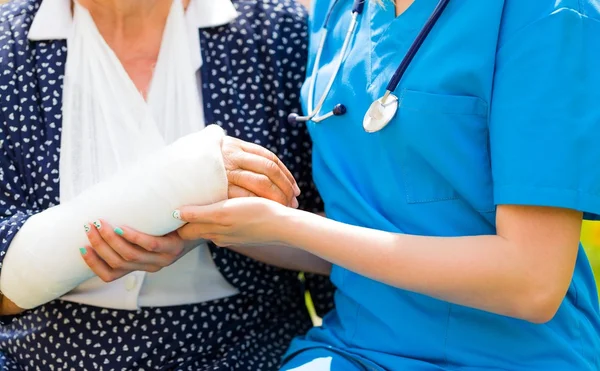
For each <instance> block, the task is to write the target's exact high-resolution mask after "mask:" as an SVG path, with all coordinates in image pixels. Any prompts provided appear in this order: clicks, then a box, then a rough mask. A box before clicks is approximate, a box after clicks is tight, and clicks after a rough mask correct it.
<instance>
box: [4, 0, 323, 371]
mask: <svg viewBox="0 0 600 371" xmlns="http://www.w3.org/2000/svg"><path fill="white" fill-rule="evenodd" d="M0 13H1V14H0V64H1V70H2V75H1V76H0V80H1V81H0V107H1V111H0V112H1V115H2V122H1V126H0V135H1V137H0V149H1V150H2V154H1V155H0V187H1V188H2V189H1V192H0V215H1V219H0V259H2V260H3V261H2V264H3V265H2V270H1V271H0V279H1V283H2V289H3V291H4V295H5V296H4V297H3V298H2V308H1V311H2V312H1V313H2V314H3V315H4V317H2V318H1V320H2V324H1V327H0V335H1V336H0V364H1V365H2V366H3V369H23V370H29V369H43V370H47V369H56V370H58V369H78V370H83V369H98V368H101V369H103V370H138V369H145V370H154V369H156V370H158V369H161V370H162V369H173V370H184V369H191V370H208V369H210V370H273V369H276V368H277V367H278V364H279V359H280V357H281V355H282V354H283V352H284V350H285V348H286V347H287V345H288V343H289V341H290V340H291V339H292V337H293V336H295V335H297V334H301V333H303V332H305V331H306V330H307V329H308V328H309V327H310V326H311V322H310V319H309V316H308V314H307V313H306V310H305V307H304V305H303V295H302V291H303V285H302V284H301V283H300V282H299V281H298V279H297V277H298V274H297V272H294V271H293V269H294V268H296V264H297V263H296V262H293V261H292V262H290V263H289V266H287V267H286V268H289V269H290V270H285V269H278V268H273V267H270V266H268V265H264V264H262V263H258V262H256V261H254V260H251V259H249V258H247V257H244V256H242V255H238V254H236V253H235V252H232V251H230V250H226V249H216V248H214V246H207V245H206V244H205V243H203V242H202V241H191V242H184V241H183V240H182V239H181V238H180V237H179V236H178V233H177V231H176V229H177V228H179V227H181V224H173V223H172V222H166V221H164V220H163V219H161V218H162V216H161V215H155V213H154V211H155V210H162V209H165V208H174V207H176V206H178V204H179V203H182V202H183V201H184V200H186V197H188V196H189V197H190V198H189V199H187V200H191V199H193V200H195V202H196V203H203V202H204V203H208V202H209V201H210V202H214V201H216V200H218V199H223V198H227V197H228V196H229V197H240V196H262V197H267V198H269V199H271V200H274V201H277V202H280V203H282V204H284V205H286V206H290V207H298V206H299V207H300V208H303V209H305V210H309V211H315V212H316V211H320V209H321V205H320V200H319V198H318V195H317V192H316V191H315V189H314V186H313V185H312V183H311V181H310V167H309V165H310V164H309V162H310V161H309V160H310V141H309V138H308V136H307V133H306V131H305V128H304V127H298V126H290V124H288V123H287V121H286V115H287V113H288V112H294V111H298V110H299V109H300V107H299V103H298V96H299V89H300V86H301V84H302V80H303V77H304V73H305V70H304V63H305V58H306V49H307V48H306V37H307V30H306V25H305V11H304V9H303V8H302V7H301V6H299V5H297V4H295V3H294V2H292V1H288V0H282V1H279V2H274V1H271V0H260V1H255V0H253V1H237V0H233V3H232V2H231V1H230V0H211V1H207V0H152V1H149V0H129V1H120V0H79V1H76V2H73V1H70V0H43V1H41V0H14V1H12V2H11V3H9V4H6V5H3V6H2V7H1V8H0ZM209 123H216V124H218V125H219V126H220V127H222V128H223V129H225V131H226V132H227V133H228V134H229V135H231V136H235V137H238V138H240V139H243V140H246V141H248V142H252V144H251V143H246V142H242V141H240V140H237V139H234V138H231V137H223V134H222V132H221V131H220V129H218V128H217V129H215V128H214V127H209V128H206V129H204V130H202V129H203V128H204V127H205V126H206V125H207V124H209ZM194 133H196V134H194ZM179 138H183V139H179ZM263 147H266V148H267V149H268V150H270V151H268V150H266V149H265V148H263ZM157 148H161V151H162V152H161V151H159V152H156V151H155V150H156V149H157ZM273 153H275V154H277V156H275V155H273ZM284 163H285V165H287V167H286V166H284V165H283V164H284ZM192 165H193V166H192ZM186 166H187V167H186ZM288 168H289V171H288ZM292 175H293V176H292ZM294 179H296V180H297V182H298V183H297V184H296V182H295V180H294ZM59 180H60V182H59ZM298 188H300V189H302V194H301V195H300V192H299V189H298ZM180 189H182V190H183V191H181V192H179V191H178V190H180ZM182 193H186V195H182ZM296 197H297V198H296ZM59 200H60V201H59ZM136 205H137V206H140V205H142V207H136ZM169 219H172V220H175V219H174V218H169ZM161 223H162V224H161ZM169 223H171V224H169ZM82 240H83V241H82ZM80 242H81V244H80V245H77V244H78V243H80ZM211 253H212V254H211ZM163 268H164V269H163ZM327 269H328V267H327V266H323V265H321V266H319V265H316V266H315V273H327ZM92 276H93V278H91V279H89V278H90V277H92ZM306 277H307V279H306V282H305V283H306V284H307V285H310V286H309V288H311V289H312V291H313V294H315V293H316V294H317V295H316V296H317V297H316V299H322V300H320V301H321V302H322V303H323V308H324V309H326V306H327V305H328V304H329V300H328V299H330V296H329V294H328V293H329V292H330V291H329V290H328V288H329V287H328V281H327V280H326V279H325V278H323V277H322V276H319V275H307V276H306ZM88 279H89V280H88ZM103 281H105V282H103ZM319 289H321V291H319ZM319 293H322V294H319ZM59 297H60V298H59ZM54 299H58V300H54ZM317 301H319V300H317ZM21 308H24V309H27V310H26V311H23V309H21Z"/></svg>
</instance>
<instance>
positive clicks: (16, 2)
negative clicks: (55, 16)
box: [0, 0, 42, 26]
mask: <svg viewBox="0 0 600 371" xmlns="http://www.w3.org/2000/svg"><path fill="white" fill-rule="evenodd" d="M41 2H42V0H11V1H9V2H7V3H4V4H2V5H0V24H2V25H4V24H6V23H11V22H12V23H14V22H17V23H19V24H21V23H23V25H26V26H28V25H31V21H32V20H33V17H34V15H35V13H36V12H37V10H38V9H39V7H40V3H41Z"/></svg>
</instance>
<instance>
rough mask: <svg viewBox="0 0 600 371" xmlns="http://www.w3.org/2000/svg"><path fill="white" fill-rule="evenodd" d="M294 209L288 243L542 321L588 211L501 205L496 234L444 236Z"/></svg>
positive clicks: (396, 280)
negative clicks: (372, 227) (351, 223)
mask: <svg viewBox="0 0 600 371" xmlns="http://www.w3.org/2000/svg"><path fill="white" fill-rule="evenodd" d="M288 215H289V216H288V218H289V219H291V220H292V222H291V223H290V222H289V221H288V222H285V221H284V222H283V223H282V224H283V226H282V228H283V230H282V236H281V239H282V240H284V241H286V243H289V244H293V245H296V246H298V247H300V248H302V249H305V250H306V251H309V252H312V253H314V254H316V255H319V256H321V257H322V258H324V259H327V260H329V261H331V262H333V263H335V264H339V265H341V266H344V267H346V268H348V269H350V270H352V271H355V272H357V273H360V274H363V275H365V276H367V277H370V278H373V279H376V280H378V281H381V282H384V283H387V284H390V285H393V286H396V287H400V288H403V289H406V290H411V291H415V292H419V293H423V294H426V295H430V296H433V297H436V298H439V299H442V300H446V301H449V302H453V303H456V304H461V305H465V306H469V307H474V308H478V309H482V310H486V311H489V312H493V313H497V314H501V315H507V316H511V317H516V318H521V319H524V320H527V321H531V322H536V323H541V322H546V321H549V320H550V319H551V318H552V317H553V316H554V314H555V313H556V311H557V310H558V307H559V306H560V304H561V302H562V300H563V298H564V296H565V294H566V292H567V289H568V287H569V284H570V282H571V278H572V275H573V271H574V267H575V260H576V258H577V251H578V246H579V234H580V229H581V217H582V215H581V213H579V212H576V211H572V210H567V209H558V208H544V207H525V206H500V207H499V208H498V215H497V229H498V230H497V235H489V236H470V237H455V238H445V237H424V236H413V235H402V234H392V233H387V232H381V231H376V230H370V229H365V228H359V227H354V226H349V225H345V224H341V223H337V222H334V221H331V220H324V219H322V218H319V217H317V216H312V215H307V214H300V213H299V212H296V211H291V212H290V213H289V214H288ZM285 225H288V227H287V228H286V227H285ZM365 245H368V246H369V248H368V249H365V248H364V246H365Z"/></svg>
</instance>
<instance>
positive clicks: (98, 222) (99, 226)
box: [94, 220, 102, 229]
mask: <svg viewBox="0 0 600 371" xmlns="http://www.w3.org/2000/svg"><path fill="white" fill-rule="evenodd" d="M94 227H96V229H100V228H102V224H100V221H99V220H96V221H95V222H94Z"/></svg>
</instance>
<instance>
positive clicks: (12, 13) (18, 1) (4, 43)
mask: <svg viewBox="0 0 600 371" xmlns="http://www.w3.org/2000/svg"><path fill="white" fill-rule="evenodd" d="M40 3H41V0H12V1H9V2H8V3H5V4H2V5H0V67H1V68H2V70H3V71H4V73H3V74H2V75H3V76H6V75H7V73H6V71H7V69H8V67H14V66H13V64H14V63H13V61H14V59H15V58H16V57H17V54H19V55H21V56H26V55H25V54H26V53H27V50H28V44H29V43H28V40H27V35H28V33H29V28H30V27H31V23H32V22H33V18H34V17H35V14H36V12H37V10H38V9H39V6H40ZM15 52H16V53H15Z"/></svg>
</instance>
